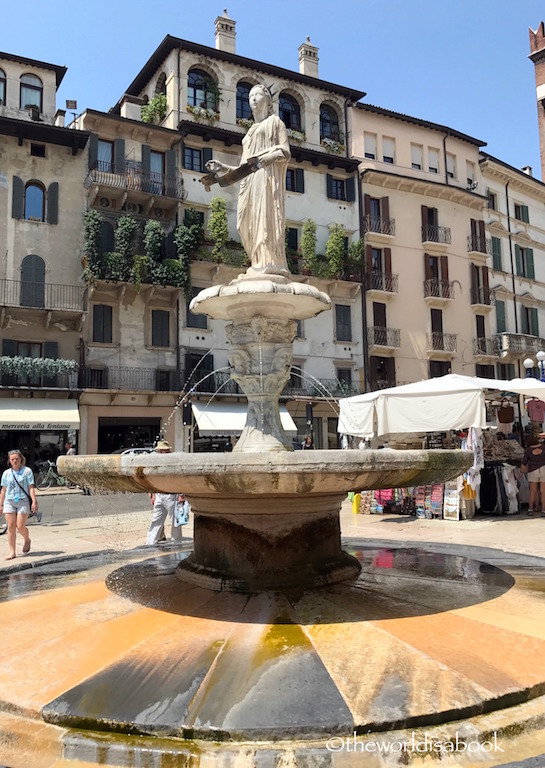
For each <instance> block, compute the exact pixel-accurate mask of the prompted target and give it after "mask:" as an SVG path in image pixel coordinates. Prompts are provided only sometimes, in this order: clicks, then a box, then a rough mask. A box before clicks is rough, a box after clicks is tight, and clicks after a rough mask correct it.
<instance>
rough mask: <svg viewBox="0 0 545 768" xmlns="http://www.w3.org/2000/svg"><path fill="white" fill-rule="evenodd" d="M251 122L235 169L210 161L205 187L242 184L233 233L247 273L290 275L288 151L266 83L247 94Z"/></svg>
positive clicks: (283, 126) (281, 125)
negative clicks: (237, 237)
mask: <svg viewBox="0 0 545 768" xmlns="http://www.w3.org/2000/svg"><path fill="white" fill-rule="evenodd" d="M249 101H250V108H251V110H252V114H253V116H254V120H255V122H254V123H253V125H252V126H251V127H250V129H249V130H248V133H247V134H246V136H245V137H244V138H243V140H242V158H241V162H240V165H239V166H236V167H233V166H229V165H225V164H224V163H221V162H219V161H218V160H210V161H209V162H208V163H207V164H206V167H207V169H208V171H209V173H207V174H206V175H205V176H204V177H203V178H202V179H201V181H202V183H203V184H204V185H205V187H206V188H207V189H210V186H211V185H212V184H219V185H220V186H221V187H224V186H228V185H230V184H233V183H235V182H237V181H240V180H241V179H242V181H241V184H240V192H239V196H238V210H237V229H238V231H239V234H240V237H241V240H242V244H243V246H244V250H245V251H246V253H247V254H248V257H249V259H250V263H251V267H250V269H249V270H248V272H249V273H250V274H252V273H253V274H256V273H257V274H281V275H286V276H287V275H289V270H288V265H287V262H286V247H285V226H286V216H285V202H286V167H287V164H288V161H289V159H290V156H291V155H290V148H289V142H288V134H287V131H286V126H285V125H284V123H283V122H282V120H281V119H280V118H279V117H278V116H277V115H274V114H273V107H272V97H271V94H270V91H269V89H268V88H266V87H265V86H264V85H254V87H253V88H252V89H251V91H250V95H249Z"/></svg>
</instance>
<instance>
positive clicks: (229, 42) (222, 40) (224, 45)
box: [215, 8, 237, 53]
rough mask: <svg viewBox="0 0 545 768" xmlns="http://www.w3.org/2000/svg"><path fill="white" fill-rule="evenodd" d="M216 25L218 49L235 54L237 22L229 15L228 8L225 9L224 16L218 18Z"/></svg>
mask: <svg viewBox="0 0 545 768" xmlns="http://www.w3.org/2000/svg"><path fill="white" fill-rule="evenodd" d="M215 25H216V49H217V50H218V51H225V52H226V53H235V42H236V36H237V33H236V32H235V26H236V21H233V19H230V18H229V16H228V15H227V8H224V9H223V16H218V18H217V19H216V21H215Z"/></svg>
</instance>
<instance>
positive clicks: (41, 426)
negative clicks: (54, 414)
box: [0, 421, 72, 431]
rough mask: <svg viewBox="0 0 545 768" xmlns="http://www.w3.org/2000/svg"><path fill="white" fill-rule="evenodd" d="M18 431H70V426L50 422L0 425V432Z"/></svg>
mask: <svg viewBox="0 0 545 768" xmlns="http://www.w3.org/2000/svg"><path fill="white" fill-rule="evenodd" d="M6 429H9V430H19V431H29V430H31V429H36V430H41V429H45V430H48V431H51V430H66V429H72V424H71V423H70V424H68V423H64V424H62V423H57V424H53V423H51V422H46V421H28V422H27V423H26V424H9V423H8V424H0V430H6Z"/></svg>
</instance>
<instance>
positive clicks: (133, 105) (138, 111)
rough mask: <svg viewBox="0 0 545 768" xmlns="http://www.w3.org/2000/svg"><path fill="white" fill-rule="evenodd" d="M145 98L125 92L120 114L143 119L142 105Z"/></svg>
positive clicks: (134, 118) (128, 117)
mask: <svg viewBox="0 0 545 768" xmlns="http://www.w3.org/2000/svg"><path fill="white" fill-rule="evenodd" d="M143 103H144V99H141V98H140V97H138V96H131V95H130V94H128V93H124V94H123V96H122V98H121V105H120V114H121V117H126V118H127V119H128V120H142V105H143Z"/></svg>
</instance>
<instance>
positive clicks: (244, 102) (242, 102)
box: [237, 82, 253, 120]
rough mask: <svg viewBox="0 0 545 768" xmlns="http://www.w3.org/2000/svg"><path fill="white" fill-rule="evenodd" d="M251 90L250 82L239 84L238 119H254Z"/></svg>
mask: <svg viewBox="0 0 545 768" xmlns="http://www.w3.org/2000/svg"><path fill="white" fill-rule="evenodd" d="M251 90H252V86H251V85H250V83H244V82H240V83H238V84H237V120H253V115H252V110H251V108H250V100H249V97H250V91H251Z"/></svg>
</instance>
